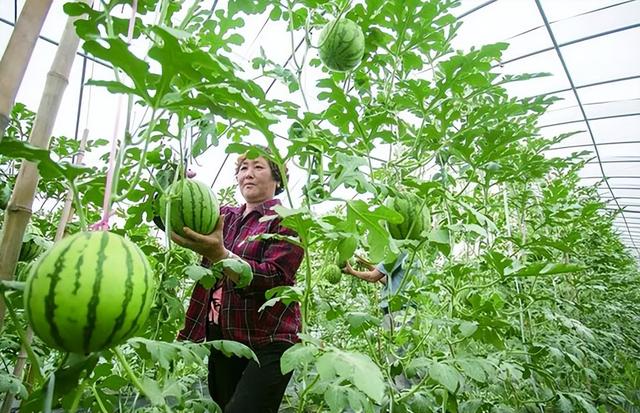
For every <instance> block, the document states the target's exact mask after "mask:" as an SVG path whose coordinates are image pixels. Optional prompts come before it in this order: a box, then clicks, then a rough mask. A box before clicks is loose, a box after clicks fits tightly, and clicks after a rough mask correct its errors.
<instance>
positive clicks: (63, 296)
mask: <svg viewBox="0 0 640 413" xmlns="http://www.w3.org/2000/svg"><path fill="white" fill-rule="evenodd" d="M155 285H156V282H155V278H154V275H153V273H152V271H151V266H150V265H149V262H148V260H147V258H146V256H145V255H144V253H142V251H141V250H140V249H139V248H138V247H137V246H136V245H135V244H133V243H132V242H130V241H128V240H126V239H124V238H123V237H121V236H120V235H117V234H113V233H109V232H103V231H99V232H81V233H78V234H74V235H72V236H70V237H67V238H65V239H63V240H61V241H60V242H58V243H56V244H55V245H54V246H53V247H52V248H51V249H50V250H49V251H48V252H46V253H45V254H44V255H43V256H42V257H41V258H40V259H39V260H38V261H37V262H36V263H35V265H34V266H33V268H32V269H31V272H30V273H29V276H28V278H27V283H26V288H25V294H24V299H25V303H24V304H25V309H26V311H27V317H28V320H29V323H30V324H31V327H32V328H33V331H34V333H35V334H36V335H37V336H38V337H40V339H42V341H44V342H45V343H46V344H47V345H49V346H51V347H54V348H58V349H60V350H63V351H67V352H72V353H79V354H88V353H91V352H95V351H100V350H103V349H106V348H109V347H112V346H114V345H117V344H119V343H122V342H123V341H125V340H126V339H128V338H129V337H131V336H132V335H133V334H135V333H136V332H137V330H139V328H140V327H141V326H142V325H143V324H144V323H145V322H146V319H147V318H148V316H149V311H150V309H151V305H152V302H153V299H154V295H155Z"/></svg>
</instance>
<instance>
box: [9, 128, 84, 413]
mask: <svg viewBox="0 0 640 413" xmlns="http://www.w3.org/2000/svg"><path fill="white" fill-rule="evenodd" d="M88 136H89V130H88V129H85V130H84V133H83V134H82V140H81V141H80V150H79V152H78V156H77V157H76V161H75V164H76V165H81V164H82V160H83V159H84V151H85V147H86V145H87V137H88ZM72 216H73V191H72V190H71V189H69V190H68V191H67V198H66V200H65V204H64V208H63V209H62V215H61V217H60V222H59V223H58V228H57V230H56V236H55V238H54V239H53V241H54V243H55V242H58V241H60V240H61V239H62V238H63V237H64V232H65V231H64V230H65V229H66V228H67V223H68V222H69V221H70V220H71V217H72ZM26 337H27V343H29V344H31V340H33V330H32V329H31V326H28V327H27V334H26ZM26 362H27V349H26V348H25V346H24V345H23V346H22V348H21V349H20V353H19V354H18V360H17V362H16V365H15V366H14V369H13V376H14V377H15V378H17V379H18V380H20V381H22V374H23V370H24V367H25V365H26ZM14 399H15V394H13V393H9V392H7V395H6V396H5V399H4V402H3V403H2V408H0V413H9V412H10V411H11V407H12V405H13V401H14Z"/></svg>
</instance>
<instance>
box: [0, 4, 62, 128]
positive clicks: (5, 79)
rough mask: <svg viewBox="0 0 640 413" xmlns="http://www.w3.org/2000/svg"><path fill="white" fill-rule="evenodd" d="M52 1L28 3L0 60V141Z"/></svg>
mask: <svg viewBox="0 0 640 413" xmlns="http://www.w3.org/2000/svg"><path fill="white" fill-rule="evenodd" d="M52 2H53V1H52V0H27V2H26V3H25V5H24V6H23V7H22V11H21V12H20V17H19V18H18V21H17V22H16V26H15V28H14V29H13V32H12V33H11V38H9V44H8V45H7V48H6V49H5V51H4V54H3V55H2V60H0V141H1V140H2V137H3V136H4V131H5V129H7V125H8V124H9V119H10V115H11V108H12V107H13V103H14V102H15V99H16V95H17V94H18V88H19V87H20V84H21V83H22V79H23V78H24V73H25V72H26V70H27V65H28V64H29V59H30V58H31V54H32V53H33V49H34V48H35V46H36V41H37V40H38V34H40V30H41V29H42V25H43V24H44V19H45V17H46V16H47V13H49V8H50V7H51V3H52Z"/></svg>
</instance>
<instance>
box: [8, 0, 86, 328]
mask: <svg viewBox="0 0 640 413" xmlns="http://www.w3.org/2000/svg"><path fill="white" fill-rule="evenodd" d="M82 1H83V2H84V3H87V4H89V2H90V0H82ZM75 19H76V17H69V19H68V20H67V24H66V26H65V28H64V32H63V33H62V39H61V40H60V45H59V46H58V51H57V52H56V55H55V57H54V59H53V63H52V65H51V70H50V71H49V73H48V75H47V81H46V83H45V86H44V91H43V93H42V98H41V100H40V105H39V107H38V114H37V115H36V119H35V122H34V124H33V129H32V131H31V136H30V137H29V143H30V144H31V145H33V146H36V147H39V148H48V147H49V140H50V137H51V133H52V130H53V125H54V123H55V120H56V116H57V114H58V109H59V108H60V102H61V101H62V96H63V94H64V90H65V89H66V87H67V84H68V83H69V73H70V72H71V66H72V65H73V59H74V58H75V56H76V51H77V50H78V44H79V43H80V39H79V38H78V36H77V35H76V32H75V29H74V27H73V22H74V21H75ZM39 179H40V175H39V174H38V169H37V167H36V165H35V164H34V163H32V162H28V161H23V162H22V165H21V166H20V171H19V172H18V177H17V179H16V184H15V187H14V189H13V193H12V194H11V199H10V200H9V204H8V206H7V209H6V211H5V212H6V213H5V221H4V226H3V227H4V230H3V231H2V235H1V238H0V280H3V281H4V280H12V279H13V274H14V272H15V269H16V262H17V260H18V255H19V253H20V247H21V246H22V237H23V235H24V231H25V228H26V227H27V223H28V222H29V219H30V218H31V213H32V210H31V208H32V206H33V199H34V197H35V194H36V190H37V187H38V180H39ZM4 316H5V303H4V300H0V331H1V330H2V328H3V325H4Z"/></svg>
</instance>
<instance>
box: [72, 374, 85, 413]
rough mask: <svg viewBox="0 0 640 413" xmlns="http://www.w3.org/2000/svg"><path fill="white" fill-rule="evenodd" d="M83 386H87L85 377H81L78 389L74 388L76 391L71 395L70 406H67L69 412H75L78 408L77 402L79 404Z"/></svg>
mask: <svg viewBox="0 0 640 413" xmlns="http://www.w3.org/2000/svg"><path fill="white" fill-rule="evenodd" d="M85 387H87V381H86V377H83V378H82V379H81V380H80V383H79V384H78V390H76V393H75V395H74V396H73V402H72V403H71V407H70V408H69V412H70V413H75V412H76V410H78V404H80V399H81V398H82V394H83V393H84V389H85Z"/></svg>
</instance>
